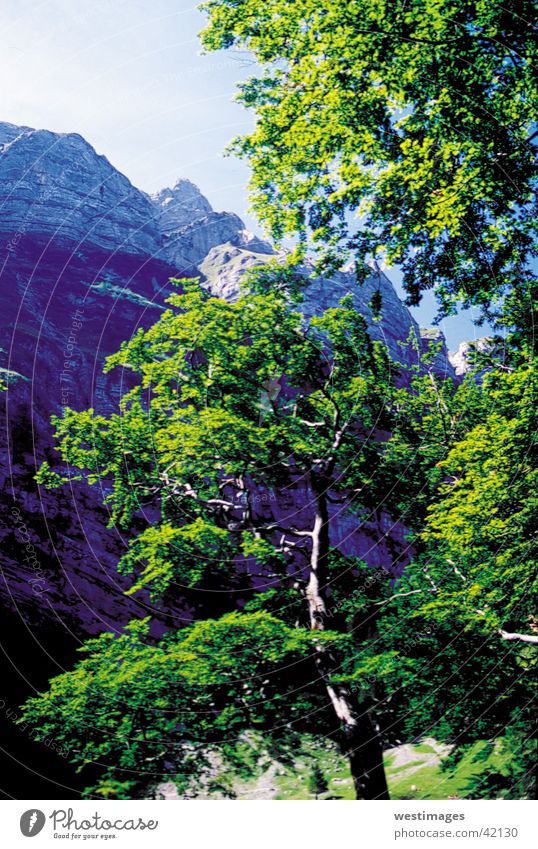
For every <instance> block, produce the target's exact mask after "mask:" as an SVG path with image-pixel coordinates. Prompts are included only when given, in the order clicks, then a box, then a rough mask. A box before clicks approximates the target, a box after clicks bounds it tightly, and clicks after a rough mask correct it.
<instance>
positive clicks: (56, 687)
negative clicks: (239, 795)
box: [18, 612, 323, 798]
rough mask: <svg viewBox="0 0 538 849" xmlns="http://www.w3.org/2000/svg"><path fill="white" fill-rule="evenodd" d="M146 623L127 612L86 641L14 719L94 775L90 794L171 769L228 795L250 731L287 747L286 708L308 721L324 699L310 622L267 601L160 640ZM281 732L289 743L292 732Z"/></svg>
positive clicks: (123, 790)
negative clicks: (286, 617)
mask: <svg viewBox="0 0 538 849" xmlns="http://www.w3.org/2000/svg"><path fill="white" fill-rule="evenodd" d="M149 627H150V623H149V620H147V619H145V620H141V621H138V622H131V623H130V624H129V625H128V626H127V628H126V629H125V631H124V633H122V634H121V635H120V636H118V635H115V634H110V633H105V634H101V635H100V636H99V637H97V638H96V639H93V640H89V641H88V642H87V643H86V644H85V646H84V647H83V648H82V649H81V652H82V653H83V655H84V656H83V659H82V660H81V661H79V663H78V664H77V665H76V666H75V668H74V669H73V670H71V671H69V672H65V673H63V674H62V675H59V676H57V677H56V678H54V679H53V680H52V681H51V683H50V689H49V690H48V691H47V692H46V693H44V694H42V695H40V696H37V697H35V698H32V699H29V700H28V702H27V703H26V705H25V707H24V713H23V716H22V717H21V719H19V720H18V722H19V724H28V723H30V724H32V725H33V726H36V727H39V728H40V730H41V731H42V733H43V734H44V735H46V736H50V737H51V738H52V739H54V740H56V741H57V742H58V743H60V744H61V745H63V746H64V748H65V750H66V751H67V752H68V753H69V757H70V759H71V761H72V762H73V763H74V764H76V765H77V767H78V768H79V769H85V770H86V773H87V774H88V777H89V780H91V779H92V778H93V779H94V781H95V783H94V785H92V786H90V787H88V790H87V791H86V792H87V794H89V795H94V796H100V797H105V798H109V797H116V798H117V797H120V798H133V797H136V796H138V795H148V793H150V792H152V791H153V792H154V793H155V792H157V788H158V785H159V783H160V782H161V781H164V780H170V779H172V780H174V781H175V783H176V785H177V787H178V789H179V790H180V792H182V793H184V794H188V793H189V792H192V791H193V790H196V789H197V787H199V786H200V785H202V786H203V787H205V788H206V789H208V790H211V791H215V790H219V791H220V792H224V793H226V794H232V793H233V787H231V786H230V784H229V782H226V779H225V778H224V779H223V778H222V773H223V772H224V773H225V770H226V768H228V769H229V768H230V765H231V766H236V767H243V768H245V761H246V758H245V749H246V750H252V751H255V746H254V745H252V746H248V745H245V741H244V740H243V735H244V734H245V732H246V731H250V732H253V731H254V732H263V736H264V742H265V746H266V748H269V750H270V751H271V752H272V753H273V754H276V755H278V756H280V757H282V758H285V757H286V749H285V746H283V744H282V735H280V734H278V728H279V725H280V724H281V723H282V722H283V721H284V720H283V717H285V721H286V722H288V723H291V724H293V722H294V721H296V720H297V719H299V720H300V721H301V722H302V724H303V725H304V723H305V721H306V724H307V725H308V716H309V715H312V716H316V718H317V715H318V714H319V712H320V710H321V709H322V707H323V705H322V701H321V698H320V695H321V694H320V692H316V687H315V686H312V684H311V665H310V663H311V661H310V658H311V653H312V639H311V635H310V633H309V631H308V630H307V629H301V628H289V627H288V626H286V625H285V624H284V623H282V622H281V621H279V620H278V619H276V618H275V617H273V616H271V615H269V614H267V613H263V612H254V613H241V614H239V613H237V612H234V613H230V614H226V615H224V616H221V617H220V618H219V619H218V620H212V619H208V620H204V621H201V622H196V623H194V624H192V625H190V626H188V627H186V628H183V629H181V630H179V631H178V632H175V633H170V634H168V635H167V636H166V637H165V638H164V639H161V640H160V641H155V640H152V639H151V636H150V634H149ZM307 687H308V691H309V692H308V693H307V692H306V688H307ZM305 717H306V720H305ZM317 724H318V727H319V721H318V722H317ZM313 725H314V723H312V726H313ZM285 738H286V739H285V742H286V743H287V744H288V745H289V744H290V743H291V742H293V741H294V737H293V731H289V732H288V733H287V735H285ZM254 767H255V763H254V764H252V768H254ZM193 777H194V778H195V779H196V781H193Z"/></svg>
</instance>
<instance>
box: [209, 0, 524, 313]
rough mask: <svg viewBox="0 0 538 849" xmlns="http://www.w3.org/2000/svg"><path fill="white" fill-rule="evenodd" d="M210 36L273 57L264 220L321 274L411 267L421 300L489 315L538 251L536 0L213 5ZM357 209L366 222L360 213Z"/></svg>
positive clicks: (261, 179)
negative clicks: (373, 263) (430, 294)
mask: <svg viewBox="0 0 538 849" xmlns="http://www.w3.org/2000/svg"><path fill="white" fill-rule="evenodd" d="M202 8H203V9H204V10H205V11H206V13H207V14H208V18H209V20H208V25H207V28H206V29H205V31H204V32H203V33H202V41H203V44H204V45H205V47H206V48H207V49H209V50H214V49H220V48H231V47H236V48H243V49H246V50H247V51H248V52H250V53H251V54H252V55H253V57H254V58H255V60H256V62H257V63H258V68H259V70H258V69H257V71H256V73H255V75H254V76H253V77H251V78H250V79H249V80H248V81H247V82H246V83H244V84H242V85H241V86H240V90H241V93H240V97H239V100H240V101H241V102H242V103H243V104H244V105H245V106H247V107H248V108H251V109H253V110H254V112H255V116H256V123H255V128H254V130H253V131H252V133H250V134H249V135H247V136H244V137H242V138H239V139H238V140H237V141H236V142H235V144H234V146H233V148H232V149H233V150H234V151H236V152H238V153H239V154H241V155H243V156H244V157H246V159H247V160H248V162H249V164H250V165H251V167H252V173H253V176H252V181H251V193H252V200H253V206H254V209H255V211H256V213H257V214H258V216H259V218H260V220H262V221H264V222H265V223H266V225H267V226H268V229H269V231H270V232H271V233H272V235H273V237H274V238H275V239H277V240H281V239H282V238H283V237H284V236H289V235H292V236H297V237H298V238H299V245H300V247H299V250H298V253H301V251H302V250H304V249H305V248H307V247H308V248H314V249H315V250H316V251H317V252H318V254H319V257H320V259H321V265H322V267H331V266H334V265H340V264H341V262H342V258H343V257H344V256H345V255H346V254H347V255H351V256H352V257H354V258H355V259H356V260H357V269H358V270H359V271H358V273H359V276H360V274H364V273H365V270H364V269H365V267H364V262H365V260H366V259H367V258H369V257H370V258H371V257H373V258H377V259H385V260H387V261H388V262H389V263H390V264H401V266H402V268H403V273H404V285H405V287H406V289H407V292H408V295H409V302H410V303H412V304H416V303H418V302H419V300H420V297H421V292H422V291H423V290H424V289H428V288H435V289H436V292H437V294H438V297H439V301H440V305H441V308H442V311H445V312H447V311H450V310H452V309H455V305H456V304H457V302H459V301H461V302H463V303H464V304H465V305H467V304H471V303H472V304H478V305H481V306H483V307H486V308H487V307H488V306H489V305H490V302H491V301H492V299H494V298H495V296H496V295H498V294H499V293H501V292H503V291H504V290H505V288H506V287H507V286H510V285H514V284H516V285H518V286H521V287H523V288H525V285H526V283H527V282H528V280H529V279H530V278H531V276H532V275H531V273H530V271H529V269H528V266H527V263H528V261H529V260H530V259H531V258H532V257H533V256H535V255H536V248H535V244H536V241H535V237H536V202H535V195H536V188H537V182H536V166H535V162H536V136H537V134H538V133H537V131H536V124H535V122H536V116H537V107H538V80H537V74H536V68H537V67H538V41H537V40H536V33H535V29H534V27H533V21H534V19H535V6H534V3H533V2H532V0H518V2H514V1H513V0H509V2H506V3H501V4H500V3H497V2H494V0H480V2H475V0H411V2H408V0H348V2H341V0H325V2H323V3H320V2H317V0H294V2H293V3H289V2H285V0H240V1H239V2H238V0H208V2H205V3H204V4H203V5H202ZM352 215H355V216H356V218H352Z"/></svg>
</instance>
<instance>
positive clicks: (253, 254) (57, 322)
mask: <svg viewBox="0 0 538 849" xmlns="http://www.w3.org/2000/svg"><path fill="white" fill-rule="evenodd" d="M0 205H1V208H2V215H1V216H0V322H1V324H2V331H3V341H2V342H1V343H0V344H1V346H2V349H1V351H0V356H1V357H2V359H1V360H0V367H1V369H2V371H0V378H2V377H3V379H4V382H5V381H6V380H7V382H8V383H9V389H8V392H6V393H5V395H4V397H3V398H2V400H3V401H5V402H6V403H5V404H2V417H3V418H2V432H3V434H4V437H5V439H6V441H7V444H8V446H9V450H8V455H7V457H5V458H4V462H3V463H2V465H1V466H0V482H1V483H2V492H3V495H2V496H1V498H2V501H1V504H0V509H2V512H3V516H4V525H3V527H2V529H1V530H0V539H1V545H2V554H1V557H2V570H3V572H2V574H3V579H2V581H1V582H0V596H1V597H2V599H3V602H4V604H5V605H7V606H8V607H9V608H10V609H11V610H16V611H17V612H18V614H19V615H20V616H21V617H22V618H23V619H24V620H25V622H27V623H28V624H30V625H31V626H32V627H33V628H35V627H45V626H47V627H49V626H50V623H52V622H54V623H55V625H54V627H55V628H57V629H60V630H61V629H62V628H63V629H66V631H71V632H74V633H76V634H77V635H80V636H83V635H85V634H91V633H97V632H99V631H101V630H112V629H116V628H121V627H122V625H123V624H124V623H125V622H126V621H127V620H128V619H129V618H132V617H133V616H142V615H145V613H146V612H147V611H148V609H152V608H151V605H150V606H149V607H148V601H147V599H144V598H141V599H140V598H137V599H133V598H130V597H129V598H126V597H125V595H124V594H123V590H124V584H123V583H122V581H121V580H120V579H119V578H118V575H117V573H116V563H117V560H118V558H119V556H120V555H121V554H122V552H123V551H124V550H125V546H126V543H127V540H126V539H124V538H122V536H121V535H120V534H119V532H118V531H116V530H107V529H106V521H107V516H106V511H105V510H104V509H103V507H102V503H101V498H100V493H99V491H98V489H97V488H95V489H90V488H88V487H79V486H78V485H75V484H74V485H73V489H72V491H71V492H60V491H58V492H48V491H39V490H38V488H37V486H36V484H35V481H34V478H33V476H34V474H35V471H36V468H37V467H38V466H39V465H40V463H41V462H42V460H43V459H45V458H46V459H48V460H49V462H57V455H56V454H55V453H54V452H53V450H52V444H53V437H52V428H51V425H50V416H51V414H57V413H59V412H60V411H61V409H62V408H63V407H65V406H70V407H74V408H75V409H84V408H86V407H88V406H93V407H94V408H95V409H96V410H97V411H100V412H110V411H111V410H113V409H115V408H116V404H117V400H118V398H119V394H120V387H119V386H118V385H117V384H116V383H115V377H114V375H113V374H111V375H108V376H107V377H106V378H104V377H103V375H102V366H103V362H104V359H105V357H106V356H107V355H109V354H110V353H112V352H113V351H115V350H117V348H118V347H119V345H120V343H121V341H122V340H124V339H127V338H129V337H130V335H131V334H132V333H133V332H134V331H135V330H136V329H137V328H138V327H139V326H146V327H147V326H149V325H151V324H152V323H153V322H154V321H155V320H156V318H157V317H158V315H159V313H160V311H161V310H162V309H163V302H164V299H165V297H166V294H167V291H168V287H167V281H168V278H169V277H171V276H178V275H179V276H181V275H182V274H184V273H187V274H192V273H193V271H194V272H195V273H200V274H202V275H203V276H204V278H205V279H206V282H207V285H208V287H209V288H210V289H211V290H212V291H213V292H215V293H218V294H219V295H222V296H223V297H227V298H233V297H235V296H236V295H237V291H238V283H239V280H240V278H241V275H242V274H243V273H244V271H245V270H246V269H248V268H249V267H252V266H253V265H256V264H261V263H264V262H267V260H268V259H270V258H272V257H274V253H273V250H272V248H271V246H270V245H269V244H268V243H267V242H264V241H262V240H261V239H259V238H257V237H256V236H254V235H253V234H251V233H249V232H248V231H246V230H245V227H244V225H243V222H242V221H241V220H240V219H239V218H238V217H237V216H236V215H234V214H233V213H227V212H215V211H213V209H212V208H211V206H210V204H209V202H208V201H207V200H206V198H204V197H203V195H202V194H201V193H200V191H199V190H198V189H197V188H196V186H194V185H193V184H192V183H191V182H190V181H188V180H179V181H178V182H177V183H176V185H175V186H174V187H173V188H171V189H163V190H162V191H160V192H158V193H157V194H156V195H154V196H152V197H150V196H149V195H146V194H145V193H144V192H141V191H139V190H138V189H136V188H135V187H134V186H133V185H132V184H131V183H130V182H129V180H128V179H127V178H126V177H125V176H123V175H122V174H120V173H119V172H118V171H117V170H116V169H115V168H114V167H113V166H112V165H111V164H110V163H109V162H108V160H107V159H106V158H105V157H103V156H99V155H98V154H97V153H96V152H95V151H94V149H93V148H92V147H91V146H90V145H89V144H88V143H87V142H86V141H85V140H84V139H83V138H81V136H79V135H74V134H67V135H58V134H55V133H51V132H48V131H46V130H33V129H31V128H28V127H16V126H14V125H12V124H6V123H3V124H2V123H0ZM303 271H304V274H305V276H307V277H309V276H310V274H311V269H309V268H308V267H305V268H304V269H303ZM348 291H352V292H353V297H354V301H355V304H356V307H357V309H358V310H360V312H361V313H362V314H363V315H364V316H365V317H366V319H367V321H368V323H369V325H370V328H371V331H372V334H373V335H374V336H375V337H376V338H378V339H382V340H384V341H385V342H386V343H387V345H388V348H389V350H390V352H391V354H392V355H393V357H395V359H397V360H399V361H400V362H403V363H405V364H406V365H410V364H412V363H413V362H414V361H416V356H417V354H416V350H415V347H413V346H409V345H406V344H405V340H407V338H408V337H409V334H410V333H413V334H414V335H415V336H416V338H418V337H419V329H418V327H417V325H416V323H415V322H414V320H413V319H412V317H411V315H410V314H409V312H408V311H407V309H405V307H404V306H403V305H402V303H401V302H400V301H399V299H398V297H397V296H396V293H395V292H394V289H393V288H392V286H391V284H390V282H389V281H388V280H387V278H386V277H384V275H382V274H375V275H372V276H371V277H369V278H368V280H367V281H366V282H365V283H364V284H363V286H362V287H358V286H357V285H356V283H355V282H354V280H353V277H352V275H351V274H350V273H348V272H345V271H342V272H339V273H338V274H336V275H334V277H333V278H331V280H330V281H328V280H322V279H319V278H318V279H314V280H312V281H311V282H310V283H309V285H308V287H307V290H306V296H305V301H304V304H303V306H302V309H303V311H304V312H305V314H306V315H307V316H310V315H312V314H314V313H316V312H320V311H321V310H323V309H324V308H325V307H327V306H331V305H334V304H335V303H336V302H337V301H338V300H339V298H340V297H341V296H342V295H344V294H346V293H347V292H348ZM376 291H380V292H381V295H382V301H383V313H382V319H381V320H380V321H374V319H373V316H372V313H371V310H370V308H369V306H368V302H369V301H370V299H371V296H372V294H373V293H374V292H376ZM402 342H403V343H404V344H403V345H402ZM447 363H448V360H447V358H446V355H445V353H440V354H439V362H438V370H439V371H441V372H443V373H450V369H451V367H450V366H449V365H448V364H447ZM296 495H297V497H298V498H300V497H301V496H300V493H297V494H296ZM6 517H7V520H6ZM353 521H355V520H352V519H351V518H349V517H347V518H346V517H344V518H342V523H343V524H342V526H341V527H340V526H338V527H336V529H335V534H336V537H341V538H342V539H346V540H347V542H346V546H347V548H346V553H349V551H350V550H349V546H351V547H352V549H353V551H355V553H357V554H358V555H359V556H363V555H364V557H365V559H366V560H368V562H371V565H375V566H377V565H379V563H380V562H381V561H383V562H385V563H386V562H387V560H388V561H389V562H393V563H394V568H400V566H401V563H402V562H403V560H402V557H403V554H402V552H403V551H405V543H404V540H403V535H402V533H401V529H397V530H394V531H393V533H392V540H391V542H390V545H389V544H388V543H387V544H385V543H383V546H384V548H383V550H381V548H379V549H376V546H375V545H374V544H373V540H374V539H375V537H376V535H377V536H378V537H379V536H386V534H385V526H388V524H390V523H388V519H387V517H384V516H379V517H376V518H375V519H373V520H372V522H371V523H370V525H369V526H368V527H366V526H365V527H362V528H357V527H354V528H351V526H350V522H351V523H353ZM387 523H388V524H387ZM355 525H356V523H355ZM380 531H381V534H380V533H379V532H380ZM334 543H335V544H338V539H336V538H335V539H334ZM152 612H153V613H155V614H158V617H160V621H161V624H162V627H173V626H174V623H176V624H177V623H178V622H179V621H182V617H183V616H184V613H185V611H184V610H183V609H182V607H181V604H180V603H178V607H177V608H174V609H166V610H162V611H160V613H159V612H157V611H154V610H153V609H152Z"/></svg>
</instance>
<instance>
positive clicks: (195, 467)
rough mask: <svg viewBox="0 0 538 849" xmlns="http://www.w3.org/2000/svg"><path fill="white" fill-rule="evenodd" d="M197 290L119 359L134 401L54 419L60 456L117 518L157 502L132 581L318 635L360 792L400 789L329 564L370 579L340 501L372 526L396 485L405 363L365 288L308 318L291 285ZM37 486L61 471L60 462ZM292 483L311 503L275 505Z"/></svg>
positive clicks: (136, 550) (113, 364)
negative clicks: (393, 436)
mask: <svg viewBox="0 0 538 849" xmlns="http://www.w3.org/2000/svg"><path fill="white" fill-rule="evenodd" d="M184 286H185V291H184V293H183V294H177V295H173V296H172V297H171V298H170V302H171V304H172V305H173V307H174V309H170V310H168V311H166V312H165V313H164V314H163V315H162V317H161V318H160V320H159V321H158V322H157V323H156V324H155V325H154V326H153V327H152V328H151V329H150V330H148V331H142V330H140V331H139V332H138V333H136V334H135V336H134V337H133V338H132V339H131V340H130V341H129V342H127V343H126V344H124V345H123V346H122V348H121V350H120V351H119V353H118V354H116V355H114V356H113V357H111V358H110V359H109V361H108V364H107V369H112V368H117V367H119V368H123V369H124V370H126V371H127V372H128V373H132V374H133V375H134V385H133V387H132V388H131V389H130V390H129V391H128V392H126V393H125V394H124V396H123V398H122V400H121V409H120V412H119V413H118V414H114V415H111V416H109V417H108V418H107V417H103V416H99V415H96V414H95V413H94V412H93V411H92V410H88V411H84V412H75V411H73V410H66V411H64V414H63V417H62V418H61V419H56V420H55V425H56V436H57V439H58V444H59V448H60V452H61V455H62V458H63V460H64V462H65V463H67V464H69V465H70V466H71V467H73V475H72V476H70V477H77V478H80V477H85V478H87V480H88V481H89V482H90V483H93V484H95V483H98V482H99V483H101V485H102V486H103V490H104V492H105V501H106V504H107V505H108V507H109V510H110V514H111V523H118V524H120V525H122V526H124V527H129V526H131V525H132V524H133V521H134V520H135V519H136V518H137V517H138V516H139V515H140V513H141V511H143V510H144V509H150V510H152V511H156V513H157V515H158V518H157V519H154V520H153V521H151V522H150V523H148V524H147V526H146V527H145V528H143V529H142V530H141V531H140V532H139V533H138V534H137V535H136V536H134V538H133V539H132V541H131V544H130V545H129V548H128V551H127V553H126V554H125V556H124V557H123V558H122V560H121V563H120V569H121V571H122V572H123V573H125V574H129V575H131V576H132V579H133V586H132V589H131V590H130V592H136V591H138V590H140V589H142V588H148V589H149V590H150V591H151V592H152V593H153V594H154V595H155V596H157V597H160V598H166V597H167V595H169V594H170V593H172V594H174V595H175V596H177V595H180V596H183V597H184V598H186V599H187V601H188V603H190V604H192V605H193V607H194V609H195V610H196V611H197V615H198V616H200V617H204V618H205V617H207V616H208V614H209V615H216V616H220V615H222V614H223V613H226V609H227V607H228V609H229V607H230V606H233V604H234V600H233V599H234V594H236V593H239V592H241V593H243V594H247V595H248V593H250V594H251V595H252V598H251V599H250V601H249V602H248V604H247V609H248V610H249V611H253V612H254V611H255V610H257V609H262V610H263V609H264V610H268V609H269V610H270V611H272V613H273V614H275V615H278V616H279V618H281V619H282V618H283V619H284V620H285V621H286V622H287V623H288V625H292V624H296V623H299V625H300V627H303V628H304V627H306V628H308V629H310V631H311V632H312V634H313V635H314V638H313V640H312V648H313V651H312V655H313V658H312V662H313V664H314V667H315V670H316V673H317V674H316V676H315V678H316V682H317V683H316V682H315V684H314V688H315V687H318V686H319V682H321V684H322V685H323V687H324V691H325V703H326V704H328V705H329V706H330V707H331V710H332V712H333V716H334V719H335V720H336V721H337V726H338V728H339V732H338V733H339V736H340V740H341V743H342V747H343V749H344V751H345V752H346V753H347V755H348V757H349V761H350V766H351V772H352V775H353V779H354V782H355V788H356V792H357V797H358V798H385V797H386V796H387V787H386V782H385V777H384V772H383V764H382V751H381V741H380V737H379V730H378V729H377V727H376V726H375V725H374V723H373V722H372V720H371V718H370V715H369V713H368V710H367V706H366V707H365V706H362V707H361V706H360V705H359V704H358V703H357V701H356V698H355V693H354V692H353V691H352V690H351V689H350V688H349V686H348V685H347V683H346V681H345V680H344V678H342V676H341V675H339V674H338V667H339V664H340V662H341V657H342V656H343V654H345V642H346V639H347V638H346V637H344V636H342V637H339V638H338V639H337V638H336V637H334V638H333V639H332V640H330V639H329V640H328V637H329V634H328V630H330V629H331V626H333V625H335V624H337V621H338V620H337V619H336V618H333V619H331V611H330V609H329V604H330V602H329V590H328V583H329V573H330V575H331V578H330V582H331V587H334V586H335V585H336V584H338V583H340V584H342V586H343V585H344V584H346V583H349V582H351V583H353V581H354V571H353V563H350V562H349V561H345V560H344V559H343V558H342V557H341V556H340V555H338V553H337V552H333V551H332V550H331V546H330V538H329V535H330V526H331V501H334V500H339V499H340V500H342V496H341V494H342V492H346V491H347V492H348V493H349V494H348V495H347V496H345V497H344V501H345V500H346V499H347V501H348V503H350V504H352V506H353V510H354V511H356V513H357V522H359V521H360V515H361V513H365V511H367V510H368V509H369V508H370V507H371V505H376V504H378V503H379V500H380V495H379V494H380V492H381V490H382V489H383V488H384V487H385V486H386V481H385V480H382V479H381V478H379V477H378V476H377V475H376V472H377V470H379V469H380V468H381V466H380V463H381V457H382V454H383V451H384V443H385V441H386V438H387V437H388V432H389V426H390V420H391V416H392V406H393V396H394V385H393V377H394V374H393V371H394V369H393V366H392V365H391V363H390V362H389V360H388V357H387V354H386V352H385V349H384V348H383V346H381V345H380V344H378V343H375V342H372V341H371V340H370V338H369V336H368V333H367V330H366V324H365V321H364V319H363V318H362V317H361V316H360V315H359V314H358V313H357V312H356V311H355V310H354V309H353V308H352V307H351V303H350V300H349V298H346V299H343V301H342V302H341V304H340V306H339V307H337V308H334V309H329V310H327V311H326V312H325V314H324V315H323V316H321V317H319V318H314V319H312V320H311V322H310V324H309V325H307V324H306V323H305V320H304V318H303V316H302V315H301V314H300V313H298V312H293V311H292V310H291V309H290V304H289V301H288V300H287V298H286V296H285V294H284V292H275V293H273V294H267V293H265V294H251V295H249V296H242V297H240V298H239V299H238V300H237V301H236V302H235V303H233V304H232V303H227V302H225V301H223V300H220V299H217V298H213V297H210V296H209V295H208V294H207V293H206V292H205V291H204V290H203V289H201V288H200V286H199V285H198V284H197V283H196V282H193V281H186V282H184ZM383 434H385V437H384V436H383ZM39 480H40V481H41V482H42V483H46V484H48V485H58V484H60V483H62V479H61V478H59V477H58V476H57V475H56V474H55V473H54V472H53V471H52V470H51V469H50V468H49V467H48V466H47V465H45V466H44V467H43V468H42V470H41V472H40V475H39ZM64 480H65V479H64ZM294 487H295V488H297V487H299V488H302V491H303V496H304V499H305V505H304V509H302V510H301V509H300V510H297V509H295V508H294V509H293V511H291V514H290V513H286V511H284V512H283V513H282V511H280V513H282V515H280V514H279V515H272V514H271V512H270V511H269V512H268V511H267V509H266V506H265V505H266V504H267V500H268V498H269V500H270V496H271V494H272V493H274V492H276V491H280V492H282V491H283V490H286V489H289V488H291V489H292V490H293V488H294ZM277 512H278V511H277ZM256 575H257V577H258V580H261V581H262V582H263V587H262V588H263V590H264V591H263V592H260V591H256V590H254V591H253V587H252V580H253V578H254V577H255V576H256ZM215 590H218V592H215ZM258 590H259V588H258ZM211 591H213V592H211ZM342 641H343V644H344V645H342V647H340V644H341V643H342ZM329 643H331V645H329ZM230 662H231V663H233V660H232V659H231V660H230ZM66 709H67V708H66ZM219 721H224V720H219ZM308 723H310V720H309V721H308ZM334 724H335V723H334V720H333V731H334ZM321 727H322V728H323V727H324V726H323V723H321Z"/></svg>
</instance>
